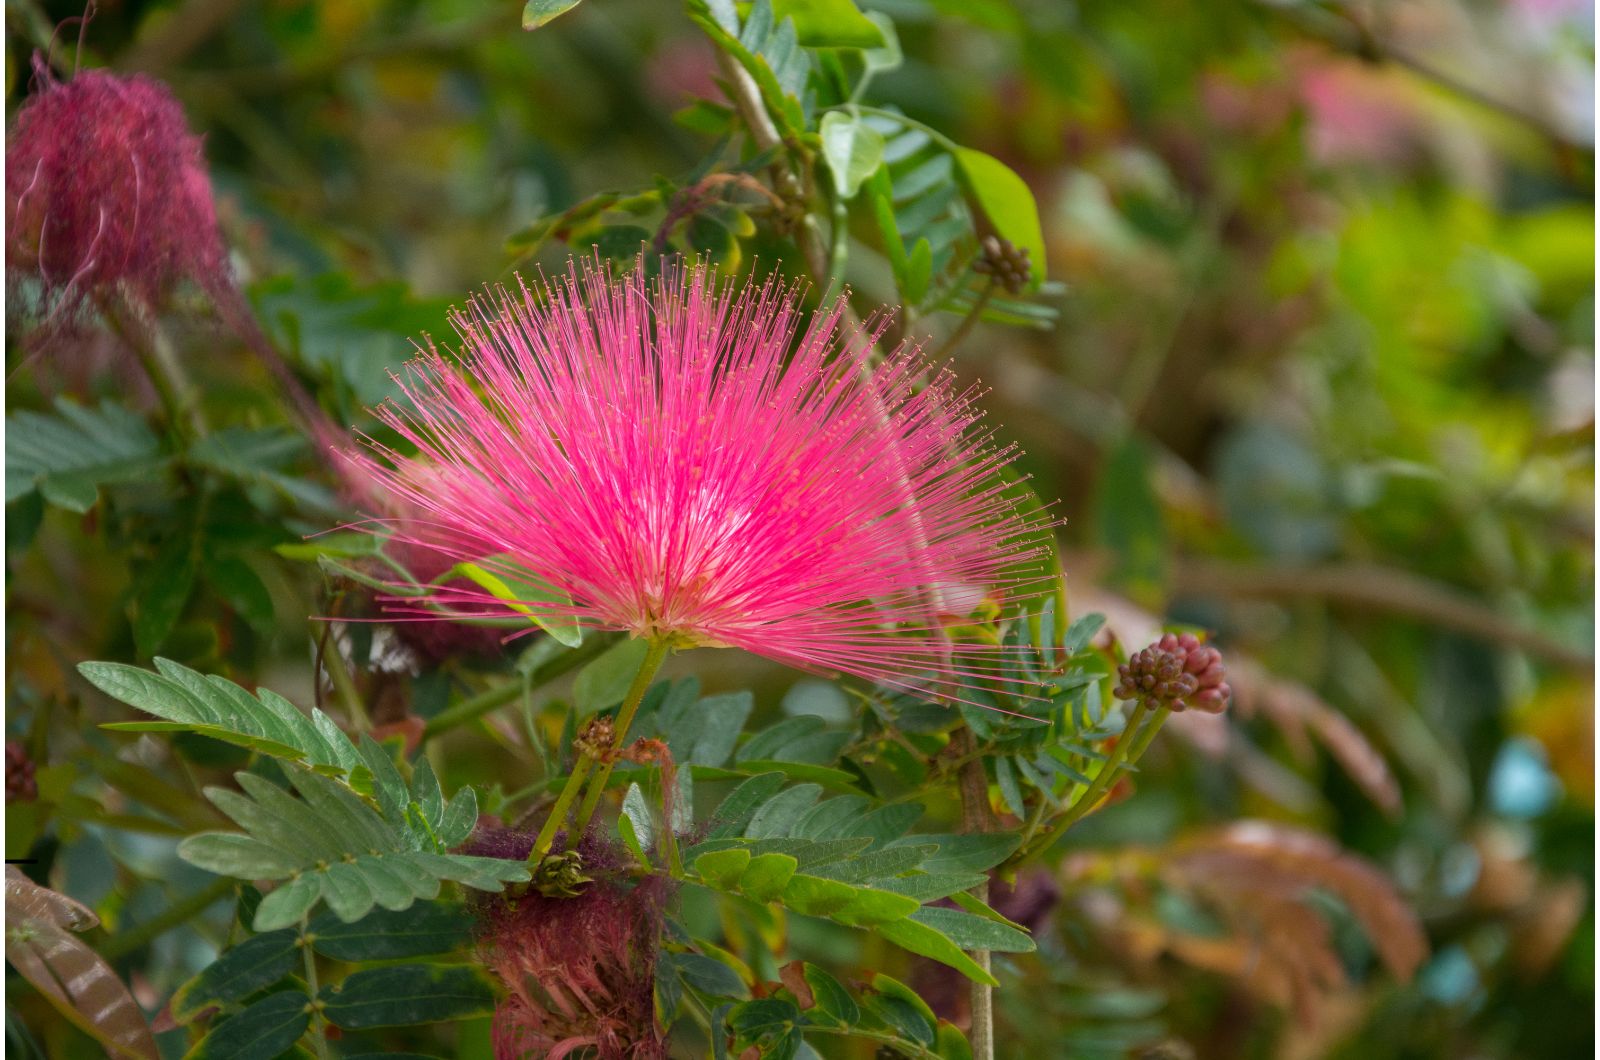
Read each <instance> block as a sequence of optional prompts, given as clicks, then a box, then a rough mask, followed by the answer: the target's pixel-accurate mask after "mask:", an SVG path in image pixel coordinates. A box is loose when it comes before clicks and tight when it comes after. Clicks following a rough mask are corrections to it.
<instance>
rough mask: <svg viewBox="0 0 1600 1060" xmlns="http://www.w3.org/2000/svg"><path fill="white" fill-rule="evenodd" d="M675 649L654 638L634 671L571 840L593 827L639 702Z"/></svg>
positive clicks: (666, 642) (659, 638) (579, 812)
mask: <svg viewBox="0 0 1600 1060" xmlns="http://www.w3.org/2000/svg"><path fill="white" fill-rule="evenodd" d="M671 651H672V642H671V640H670V639H668V638H666V637H658V638H656V639H654V640H652V641H650V650H649V651H647V652H645V656H644V662H643V663H642V664H641V665H640V666H639V672H638V673H637V674H635V675H634V678H633V684H632V685H631V686H630V687H629V688H628V694H627V696H626V698H624V699H623V701H622V709H621V710H619V711H618V712H617V720H616V721H615V723H614V729H613V735H612V737H611V751H610V753H609V754H607V755H606V760H605V761H604V762H603V763H601V765H600V768H599V770H598V771H596V773H595V775H594V779H593V780H592V781H590V783H589V793H588V794H587V795H585V796H584V797H583V805H582V806H580V807H578V816H577V823H576V824H575V825H574V826H573V829H572V832H571V833H570V838H569V840H568V842H570V843H573V844H576V843H577V841H578V840H579V839H581V838H582V837H583V834H584V833H585V832H586V831H588V830H589V822H590V821H592V820H593V819H594V811H595V808H596V807H597V806H599V805H600V796H601V795H602V794H604V792H605V790H606V782H607V781H608V780H610V779H611V770H612V769H614V768H616V764H617V752H618V751H620V750H621V749H622V744H623V741H625V740H626V739H627V738H628V728H629V726H631V725H632V724H633V716H634V715H635V714H637V713H639V704H640V703H641V702H643V701H644V694H645V692H646V691H647V690H648V689H649V688H650V682H651V681H653V680H655V676H656V671H657V670H659V669H661V664H662V663H664V662H666V660H667V655H668V654H669V653H671ZM547 827H548V826H547Z"/></svg>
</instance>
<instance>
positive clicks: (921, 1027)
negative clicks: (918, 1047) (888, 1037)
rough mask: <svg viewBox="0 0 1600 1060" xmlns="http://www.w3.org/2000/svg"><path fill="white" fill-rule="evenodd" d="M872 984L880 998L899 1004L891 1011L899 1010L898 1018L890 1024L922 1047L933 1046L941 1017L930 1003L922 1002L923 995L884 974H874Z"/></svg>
mask: <svg viewBox="0 0 1600 1060" xmlns="http://www.w3.org/2000/svg"><path fill="white" fill-rule="evenodd" d="M871 983H872V989H873V990H874V991H876V992H877V995H878V997H879V998H881V999H884V1000H888V1001H893V1002H896V1003H897V1005H896V1006H894V1009H891V1011H894V1010H895V1009H898V1012H897V1013H896V1015H897V1017H898V1018H895V1019H891V1020H890V1022H891V1023H892V1024H894V1025H895V1026H896V1028H897V1029H899V1030H900V1031H901V1033H903V1034H904V1035H905V1036H906V1037H907V1038H910V1039H912V1040H913V1041H915V1042H918V1043H920V1044H922V1045H932V1044H933V1035H934V1027H935V1025H937V1024H938V1022H939V1017H937V1016H935V1015H934V1014H933V1009H931V1008H929V1007H928V1003H927V1002H926V1001H924V1000H922V997H921V995H920V994H918V993H917V992H916V991H915V990H913V989H911V988H910V987H909V986H907V985H906V984H904V983H902V982H901V981H900V980H898V979H895V978H894V977H892V976H888V975H884V974H883V973H882V972H875V973H873V976H872V979H871ZM900 1013H903V1014H904V1015H900ZM907 1017H909V1018H907Z"/></svg>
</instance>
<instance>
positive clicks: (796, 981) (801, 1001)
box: [778, 961, 817, 1011]
mask: <svg viewBox="0 0 1600 1060" xmlns="http://www.w3.org/2000/svg"><path fill="white" fill-rule="evenodd" d="M778 978H779V979H782V980H783V985H784V986H786V987H788V988H789V993H791V994H793V995H794V1003H795V1004H797V1005H799V1006H800V1008H801V1010H802V1011H804V1010H805V1009H809V1008H814V1007H816V1004H817V998H816V995H815V994H814V993H812V991H811V984H810V983H808V982H806V964H805V962H804V961H790V962H789V963H788V964H786V965H784V966H783V967H782V968H779V969H778Z"/></svg>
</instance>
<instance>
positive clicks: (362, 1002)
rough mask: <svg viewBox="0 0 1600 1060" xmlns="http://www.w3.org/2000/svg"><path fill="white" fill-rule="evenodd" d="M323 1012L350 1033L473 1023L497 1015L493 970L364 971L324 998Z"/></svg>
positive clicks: (411, 967)
mask: <svg viewBox="0 0 1600 1060" xmlns="http://www.w3.org/2000/svg"><path fill="white" fill-rule="evenodd" d="M318 1000H320V1001H321V1002H322V1003H323V1005H324V1008H323V1014H324V1015H326V1016H327V1018H328V1020H329V1021H330V1022H331V1023H333V1024H335V1025H336V1026H339V1027H343V1028H344V1029H345V1030H350V1031H354V1030H366V1029H368V1028H370V1027H404V1026H409V1025H411V1024H416V1023H438V1022H441V1021H444V1020H459V1019H469V1018H471V1017H474V1016H485V1015H488V1014H489V1013H491V1012H493V1011H494V1004H495V989H494V980H493V978H492V977H491V975H490V973H489V972H488V970H487V969H485V968H482V967H479V966H477V965H459V964H397V965H391V966H389V967H385V968H369V969H366V970H364V971H359V972H356V973H354V974H353V975H351V976H350V977H349V978H347V979H346V980H345V981H344V982H343V983H341V984H339V985H338V986H327V987H324V988H323V989H322V992H321V993H320V994H319V995H318Z"/></svg>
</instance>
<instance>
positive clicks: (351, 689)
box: [322, 631, 372, 734]
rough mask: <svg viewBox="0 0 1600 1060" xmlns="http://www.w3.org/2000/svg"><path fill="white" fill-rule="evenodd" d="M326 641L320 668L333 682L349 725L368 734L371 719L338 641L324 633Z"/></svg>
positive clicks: (329, 633)
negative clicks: (347, 715)
mask: <svg viewBox="0 0 1600 1060" xmlns="http://www.w3.org/2000/svg"><path fill="white" fill-rule="evenodd" d="M325 633H326V634H327V638H328V641H330V642H331V643H324V645H323V648H322V668H323V669H324V670H326V671H328V679H329V680H330V681H332V682H333V690H334V691H335V692H336V693H338V695H339V699H340V700H341V701H343V703H344V709H345V713H346V714H349V715H350V724H351V725H353V726H354V727H355V730H356V732H357V733H358V734H359V733H363V732H369V731H370V730H371V729H372V719H371V718H370V717H368V716H367V707H366V704H364V703H362V702H361V693H360V692H358V691H357V690H356V683H355V680H354V679H353V678H352V677H351V676H350V668H349V667H348V666H346V665H345V664H344V652H343V650H342V649H341V648H340V647H339V640H338V638H337V637H335V636H333V635H332V633H331V631H325Z"/></svg>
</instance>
